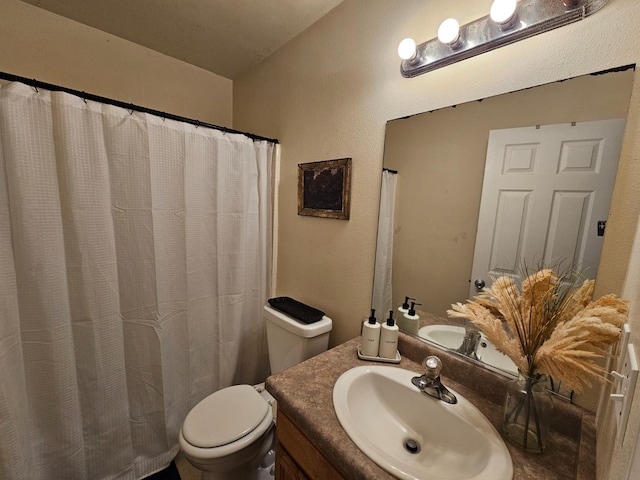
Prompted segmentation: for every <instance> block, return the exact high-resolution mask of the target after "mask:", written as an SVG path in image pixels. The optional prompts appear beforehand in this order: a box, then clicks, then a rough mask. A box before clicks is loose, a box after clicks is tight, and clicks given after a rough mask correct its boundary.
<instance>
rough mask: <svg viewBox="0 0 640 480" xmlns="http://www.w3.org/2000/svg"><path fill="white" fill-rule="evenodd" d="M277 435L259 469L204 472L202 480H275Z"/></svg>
mask: <svg viewBox="0 0 640 480" xmlns="http://www.w3.org/2000/svg"><path fill="white" fill-rule="evenodd" d="M275 459H276V451H275V435H274V439H273V441H272V443H271V445H270V449H269V450H268V451H267V452H266V453H265V454H264V456H263V457H262V460H260V464H259V465H258V467H257V468H255V467H254V468H237V469H234V470H233V471H232V472H204V471H203V472H202V475H201V477H200V478H201V480H273V478H274V475H273V473H274V469H275Z"/></svg>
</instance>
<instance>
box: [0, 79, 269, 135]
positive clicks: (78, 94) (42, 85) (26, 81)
mask: <svg viewBox="0 0 640 480" xmlns="http://www.w3.org/2000/svg"><path fill="white" fill-rule="evenodd" d="M0 79H1V80H7V81H10V82H20V83H24V84H25V85H29V86H30V87H33V88H35V89H38V88H42V89H44V90H51V91H54V92H65V93H70V94H71V95H75V96H76V97H80V98H82V99H83V100H91V101H93V102H100V103H106V104H109V105H114V106H116V107H121V108H126V109H127V110H132V111H133V110H135V111H136V112H142V113H148V114H150V115H155V116H156V117H161V118H168V119H169V120H176V121H178V122H184V123H190V124H191V125H195V126H196V127H206V128H213V129H214V130H220V131H222V132H225V133H238V134H240V135H244V136H245V137H248V138H250V139H252V140H264V141H267V142H271V143H274V144H278V143H279V142H278V139H275V138H266V137H261V136H259V135H254V134H253V133H247V132H241V131H240V130H233V129H232V128H227V127H221V126H219V125H214V124H212V123H206V122H201V121H200V120H193V119H191V118H186V117H181V116H179V115H173V114H171V113H166V112H161V111H159V110H153V109H151V108H146V107H141V106H139V105H134V104H133V103H125V102H121V101H119V100H113V99H112V98H106V97H101V96H99V95H93V94H91V93H86V92H81V91H79V90H73V89H71V88H67V87H61V86H59V85H53V84H51V83H45V82H41V81H39V80H35V79H31V78H25V77H20V76H18V75H13V74H11V73H5V72H0Z"/></svg>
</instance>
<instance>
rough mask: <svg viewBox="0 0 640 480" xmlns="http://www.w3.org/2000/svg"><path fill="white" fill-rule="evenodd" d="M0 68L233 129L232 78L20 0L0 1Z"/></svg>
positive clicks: (8, 71)
mask: <svg viewBox="0 0 640 480" xmlns="http://www.w3.org/2000/svg"><path fill="white" fill-rule="evenodd" d="M0 71H2V72H5V73H11V74H14V75H19V76H22V77H26V78H35V79H36V80H40V81H43V82H47V83H52V84H54V85H60V86H64V87H68V88H72V89H75V90H80V91H85V92H88V93H92V94H95V95H100V96H103V97H108V98H113V99H115V100H120V101H123V102H127V103H133V104H136V105H140V106H143V107H147V108H152V109H155V110H159V111H161V112H168V113H172V114H175V115H181V116H184V117H188V118H193V119H195V120H201V121H203V122H208V123H213V124H215V125H221V126H226V127H231V126H232V122H233V114H232V107H233V103H232V102H233V83H232V82H231V80H229V79H227V78H224V77H221V76H219V75H215V74H213V73H211V72H207V71H205V70H202V69H201V68H198V67H194V66H192V65H189V64H186V63H184V62H181V61H179V60H175V59H173V58H170V57H167V56H165V55H162V54H161V53H158V52H154V51H152V50H149V49H147V48H144V47H140V46H138V45H135V44H133V43H131V42H128V41H126V40H122V39H119V38H117V37H114V36H113V35H109V34H107V33H104V32H101V31H99V30H96V29H93V28H90V27H87V26H84V25H81V24H79V23H77V22H73V21H71V20H67V19H65V18H63V17H60V16H58V15H54V14H52V13H50V12H47V11H45V10H42V9H40V8H36V7H33V6H31V5H29V4H26V3H23V2H20V1H18V0H0Z"/></svg>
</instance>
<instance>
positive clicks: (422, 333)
mask: <svg viewBox="0 0 640 480" xmlns="http://www.w3.org/2000/svg"><path fill="white" fill-rule="evenodd" d="M464 334H465V329H464V327H457V326H454V325H427V326H424V327H422V328H421V329H420V330H419V331H418V336H419V337H421V338H424V339H425V340H429V341H430V342H432V343H435V344H437V345H440V346H442V347H445V348H449V349H452V350H456V349H458V348H459V347H460V345H462V341H463V340H464ZM480 335H481V338H480V343H479V345H478V349H477V350H476V355H477V356H478V360H480V361H481V362H483V363H486V364H487V365H491V366H492V367H495V368H499V369H500V370H504V371H505V372H509V373H513V374H517V373H518V367H516V365H515V363H513V361H512V360H511V359H510V358H509V357H507V356H506V355H505V354H503V353H501V352H499V351H498V350H496V347H495V346H494V345H493V344H492V343H491V342H490V341H489V340H487V338H486V337H485V336H484V335H483V334H480Z"/></svg>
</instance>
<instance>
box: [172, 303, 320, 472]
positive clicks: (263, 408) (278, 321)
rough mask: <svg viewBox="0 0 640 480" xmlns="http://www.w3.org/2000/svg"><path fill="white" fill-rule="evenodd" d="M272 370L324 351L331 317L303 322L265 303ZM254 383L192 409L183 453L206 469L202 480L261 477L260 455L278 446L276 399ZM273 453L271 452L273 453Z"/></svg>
mask: <svg viewBox="0 0 640 480" xmlns="http://www.w3.org/2000/svg"><path fill="white" fill-rule="evenodd" d="M264 318H265V321H266V326H267V344H268V351H269V362H270V365H271V373H277V372H279V371H282V370H284V369H286V368H289V367H291V366H293V365H295V364H296V363H300V362H302V361H304V360H306V359H307V358H311V357H312V356H315V355H317V354H318V353H321V352H323V351H325V350H326V349H327V347H328V345H329V332H330V331H331V319H329V318H328V317H326V316H325V317H323V318H322V319H321V320H320V321H318V322H315V323H312V324H304V323H301V322H299V321H298V320H296V319H294V318H292V317H290V316H289V315H287V314H285V313H283V312H280V311H278V310H275V309H273V308H272V307H270V306H269V305H266V306H265V307H264ZM262 390H263V389H261V388H256V387H253V386H251V385H234V386H231V387H227V388H223V389H221V390H218V391H217V392H215V393H212V394H211V395H209V396H208V397H206V398H204V399H203V400H201V401H200V402H199V403H198V404H197V405H196V406H195V407H193V409H192V410H191V411H190V412H189V414H188V415H187V417H186V418H185V420H184V423H183V424H182V428H181V429H180V433H179V437H178V440H179V443H180V448H181V449H182V452H183V454H184V457H185V458H186V459H187V460H188V461H189V463H191V465H193V466H194V467H195V468H197V469H199V470H200V471H202V480H256V478H257V476H258V468H259V466H260V464H261V461H262V460H263V458H265V456H266V455H267V454H269V452H270V450H271V449H272V448H273V442H274V435H273V433H274V425H275V415H274V412H273V410H272V404H273V403H274V402H275V401H274V400H273V397H271V395H269V393H268V392H266V391H262ZM272 457H273V455H270V458H272Z"/></svg>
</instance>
